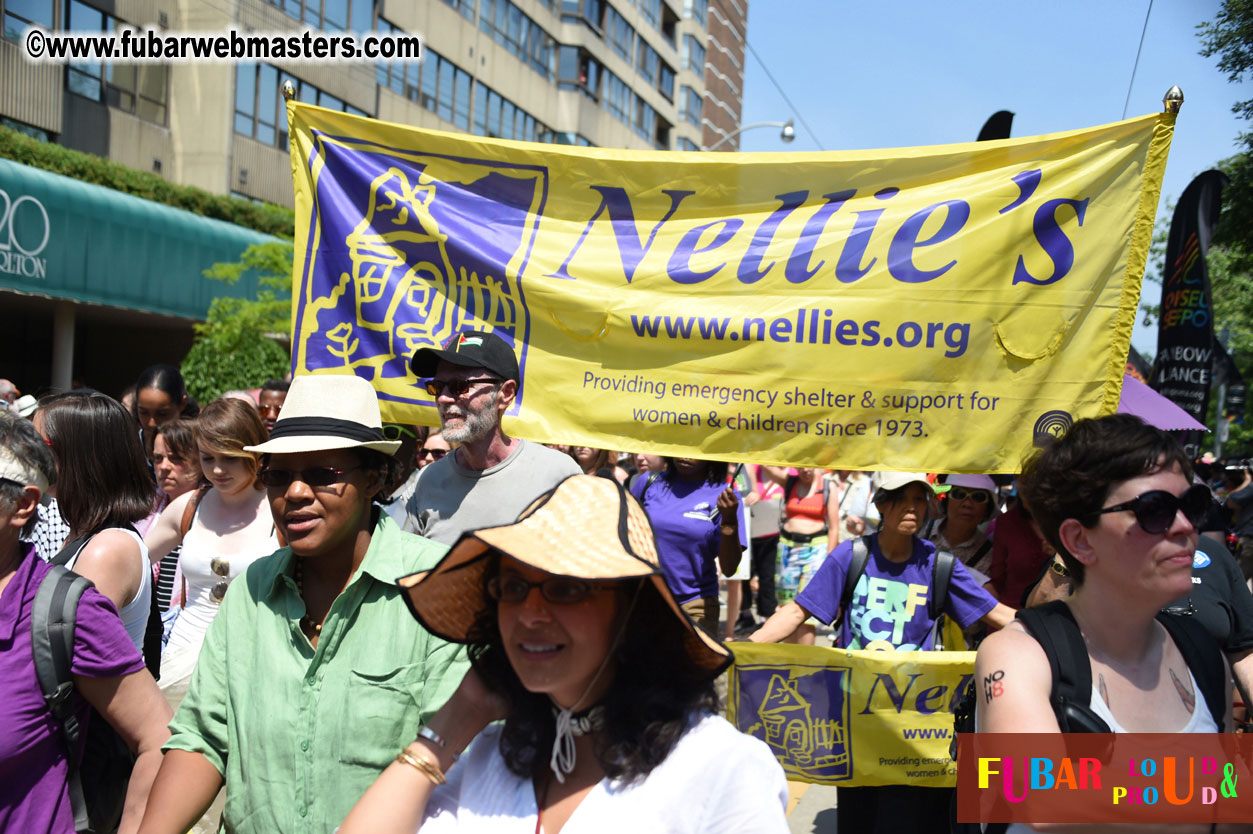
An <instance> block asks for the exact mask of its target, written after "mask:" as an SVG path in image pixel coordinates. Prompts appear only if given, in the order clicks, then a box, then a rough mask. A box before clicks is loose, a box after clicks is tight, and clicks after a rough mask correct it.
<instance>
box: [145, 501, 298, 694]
mask: <svg viewBox="0 0 1253 834" xmlns="http://www.w3.org/2000/svg"><path fill="white" fill-rule="evenodd" d="M199 514H200V508H199V507H197V509H196V515H197V516H199ZM268 515H269V514H268V513H267V514H266V516H267V517H265V518H262V519H261V520H260V522H259V524H260V528H261V529H264V528H265V526H267V525H268V526H269V535H267V536H265V538H263V539H261V540H260V541H258V542H256V543H255V544H254V545H253V546H252V547H249V548H248V549H246V550H240V551H236V552H234V553H231V554H230V555H220V554H219V553H218V552H217V551H218V550H219V548H220V544H219V543H217V542H214V541H213V540H214V539H216V538H218V537H217V536H216V534H214V533H213V532H212V531H210V530H208V529H206V528H205V526H204V525H203V524H201V523H199V520H198V518H193V520H192V525H191V528H190V529H189V530H188V531H187V535H186V536H184V537H183V549H182V552H181V553H180V554H179V559H178V565H179V568H180V569H181V570H182V574H183V580H184V582H185V583H186V587H187V596H186V600H185V604H184V607H183V610H182V613H180V614H179V615H178V619H177V620H175V621H174V628H173V629H172V630H171V631H170V639H169V642H167V643H166V646H165V649H164V651H162V653H161V680H160V684H161V688H162V689H166V688H168V687H169V686H171V685H173V684H177V683H179V682H180V681H184V680H186V679H188V678H190V677H191V673H192V671H193V670H194V669H195V668H196V659H197V658H198V657H200V646H201V645H202V644H203V643H204V636H205V632H207V631H208V630H209V624H210V623H212V622H213V620H214V618H215V617H217V615H218V608H219V607H220V606H221V600H220V599H219V600H218V601H217V602H214V601H213V589H214V587H215V586H216V585H218V584H219V583H221V582H226V583H228V584H229V583H230V582H233V581H234V580H235V577H237V576H239V575H240V574H242V573H243V572H244V570H245V569H246V568H247V567H248V566H249V565H251V564H252V563H253V562H255V561H256V560H258V559H260V558H261V557H262V556H269V555H270V554H271V553H273V552H274V551H276V550H278V534H277V533H276V532H275V531H274V527H273V521H272V520H271V519H269V518H268ZM257 523H258V522H254V524H257ZM215 559H221V560H222V561H223V562H225V563H226V564H227V566H228V568H229V570H228V572H227V575H226V576H224V577H223V576H219V575H218V574H216V573H214V572H213V562H214V560H215ZM180 590H181V589H180V588H175V589H174V593H175V595H177V594H178V593H179V591H180Z"/></svg>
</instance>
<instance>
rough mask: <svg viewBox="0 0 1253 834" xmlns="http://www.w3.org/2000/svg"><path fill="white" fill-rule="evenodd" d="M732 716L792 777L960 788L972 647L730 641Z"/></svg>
mask: <svg viewBox="0 0 1253 834" xmlns="http://www.w3.org/2000/svg"><path fill="white" fill-rule="evenodd" d="M730 645H731V649H732V650H733V651H734V652H735V665H734V666H732V667H731V671H730V674H729V675H728V683H727V720H729V721H730V722H731V723H732V724H734V725H735V726H736V727H738V728H739V730H740V732H743V733H747V734H748V735H751V736H755V737H757V738H759V739H761V740H762V741H764V742H765V743H766V744H767V745H769V746H770V749H771V750H772V751H773V752H774V754H775V757H776V758H778V760H779V764H781V765H782V766H783V770H784V772H786V773H787V778H788V779H791V780H793V781H799V782H813V783H817V784H823V785H844V786H846V787H852V786H861V785H918V786H922V787H931V788H947V787H953V786H954V785H955V784H956V783H957V782H956V780H957V764H956V763H955V762H954V761H953V759H952V758H951V757H950V756H949V752H948V751H949V742H950V741H952V738H953V710H954V709H956V707H957V704H958V703H959V702H960V700H961V696H962V693H963V692H964V691H965V689H966V686H967V685H968V684H969V683H970V681H971V680H972V679H973V677H974V666H975V653H974V652H867V651H848V650H845V649H831V648H824V647H821V646H796V645H789V644H775V643H760V644H758V643H732V644H730Z"/></svg>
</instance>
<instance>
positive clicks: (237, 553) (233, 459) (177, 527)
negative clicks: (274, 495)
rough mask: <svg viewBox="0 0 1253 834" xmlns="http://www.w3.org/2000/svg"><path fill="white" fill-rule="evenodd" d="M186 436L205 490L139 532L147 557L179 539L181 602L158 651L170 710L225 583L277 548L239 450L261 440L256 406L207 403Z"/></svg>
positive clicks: (249, 460)
mask: <svg viewBox="0 0 1253 834" xmlns="http://www.w3.org/2000/svg"><path fill="white" fill-rule="evenodd" d="M194 433H195V438H196V445H197V446H198V447H199V450H200V466H201V468H202V469H203V471H204V476H205V479H206V480H207V481H208V482H209V484H210V488H208V489H207V490H204V491H199V490H198V491H194V492H191V493H188V494H186V495H182V496H180V497H179V498H177V499H175V500H174V501H172V502H170V505H169V506H168V507H166V508H165V509H164V510H163V511H162V512H161V516H160V518H158V519H157V522H156V524H154V525H153V527H152V530H151V531H149V533H148V537H147V543H148V548H149V550H150V551H151V555H152V558H153V559H160V558H161V557H162V556H164V555H165V554H166V553H168V552H169V551H170V550H171V549H173V548H174V547H175V546H177V545H179V544H182V554H181V556H180V557H179V567H180V569H181V571H182V575H183V582H184V584H185V594H184V607H183V610H182V613H181V614H179V617H178V620H177V621H176V622H175V623H174V629H173V631H171V633H170V639H169V642H168V643H167V644H166V647H165V652H164V654H163V655H162V656H161V678H160V681H159V683H160V685H161V689H162V690H163V691H164V692H165V694H166V697H167V698H169V700H170V703H171V706H173V707H175V708H177V705H178V703H179V702H181V701H182V697H183V695H184V694H186V692H187V683H188V681H189V680H190V679H191V673H192V671H193V670H194V669H195V667H196V658H197V657H198V656H199V654H200V646H201V644H202V643H203V641H204V635H205V632H206V631H208V629H209V624H210V623H212V622H213V619H214V617H216V616H217V612H218V606H219V605H220V604H221V602H222V597H223V596H225V594H226V589H227V587H228V586H229V585H230V583H231V582H232V581H233V580H234V579H235V577H237V576H239V575H240V574H242V573H243V572H244V569H245V568H247V567H248V565H250V564H252V563H253V562H254V561H256V560H257V559H259V558H261V557H262V556H268V555H269V554H271V553H273V552H274V551H275V550H277V549H278V538H277V536H276V534H275V531H274V521H273V519H272V518H271V516H270V509H269V506H268V505H267V504H266V500H265V490H264V489H262V488H261V487H260V484H259V483H258V481H257V468H258V466H259V461H258V458H257V456H256V455H254V454H251V453H249V452H245V451H244V450H243V447H244V446H255V445H257V444H259V443H263V442H264V441H265V428H264V426H263V425H262V423H261V418H260V417H259V416H258V415H257V411H256V409H254V408H252V407H250V406H249V405H248V404H247V403H245V402H243V401H241V400H237V399H225V400H223V399H219V400H214V401H213V402H211V403H209V404H208V405H207V406H205V407H204V410H203V411H201V412H200V416H199V418H198V419H197V420H196V423H195V428H194ZM192 502H197V503H196V505H195V507H194V508H193V512H194V516H193V517H192V520H191V525H190V527H188V529H187V533H186V535H184V534H183V532H182V530H183V518H184V516H185V514H186V512H187V509H188V506H189V504H190V503H192Z"/></svg>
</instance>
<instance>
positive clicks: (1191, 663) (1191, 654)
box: [1157, 612, 1227, 733]
mask: <svg viewBox="0 0 1253 834" xmlns="http://www.w3.org/2000/svg"><path fill="white" fill-rule="evenodd" d="M1157 619H1158V621H1159V622H1160V623H1161V624H1162V625H1163V626H1164V627H1165V628H1166V633H1167V634H1169V635H1170V637H1171V639H1172V640H1174V641H1175V645H1176V646H1178V647H1179V653H1180V654H1182V655H1183V659H1184V661H1185V662H1187V664H1188V669H1190V670H1191V671H1192V674H1193V676H1194V677H1195V678H1196V683H1197V686H1199V687H1200V688H1201V694H1202V695H1204V696H1205V704H1206V706H1208V707H1209V711H1210V715H1212V716H1213V717H1214V724H1215V726H1217V727H1218V731H1219V732H1220V733H1221V732H1222V731H1223V724H1224V722H1225V719H1226V718H1227V687H1226V686H1225V685H1224V684H1225V683H1226V674H1225V673H1224V669H1223V667H1224V661H1223V656H1222V652H1221V650H1220V649H1219V648H1218V643H1217V642H1216V641H1215V640H1214V638H1213V637H1212V636H1211V635H1210V633H1209V632H1208V631H1206V630H1205V627H1204V626H1202V625H1201V624H1200V623H1198V622H1196V620H1195V619H1193V618H1191V617H1181V616H1174V615H1172V614H1166V613H1164V612H1163V613H1160V614H1158V615H1157Z"/></svg>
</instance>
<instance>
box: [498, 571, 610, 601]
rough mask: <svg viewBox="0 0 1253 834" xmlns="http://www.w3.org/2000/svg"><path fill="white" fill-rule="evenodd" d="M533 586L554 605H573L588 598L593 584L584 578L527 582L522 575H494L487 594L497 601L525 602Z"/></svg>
mask: <svg viewBox="0 0 1253 834" xmlns="http://www.w3.org/2000/svg"><path fill="white" fill-rule="evenodd" d="M532 588H539V592H540V593H541V594H542V595H543V597H544V599H546V600H548V601H549V602H551V603H552V604H553V605H572V604H574V603H576V602H582V601H583V600H585V599H587V596H588V594H590V593H591V592H592V586H591V585H590V584H589V583H587V582H584V581H583V580H582V579H571V578H570V577H568V576H550V577H548V578H547V579H545V580H543V581H542V582H527V581H526V580H525V579H523V578H522V577H520V576H493V577H492V578H491V579H489V580H488V581H487V595H488V596H489V597H491V598H492V599H494V600H496V601H497V602H511V603H518V602H524V601H525V600H526V598H527V596H529V595H530V593H531V589H532Z"/></svg>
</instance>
